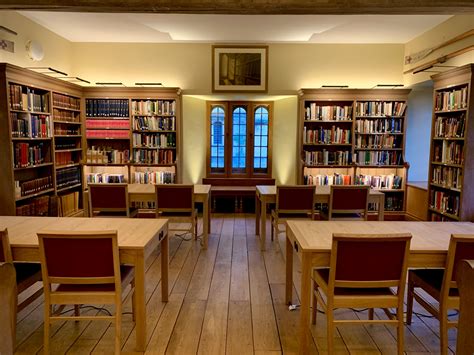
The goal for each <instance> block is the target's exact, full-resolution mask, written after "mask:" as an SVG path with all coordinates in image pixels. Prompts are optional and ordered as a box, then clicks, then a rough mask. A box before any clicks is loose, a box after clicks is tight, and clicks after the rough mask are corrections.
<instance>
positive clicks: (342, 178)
mask: <svg viewBox="0 0 474 355" xmlns="http://www.w3.org/2000/svg"><path fill="white" fill-rule="evenodd" d="M304 184H305V185H316V186H324V185H351V184H352V176H351V175H344V174H333V175H327V174H316V175H311V174H306V175H305V176H304Z"/></svg>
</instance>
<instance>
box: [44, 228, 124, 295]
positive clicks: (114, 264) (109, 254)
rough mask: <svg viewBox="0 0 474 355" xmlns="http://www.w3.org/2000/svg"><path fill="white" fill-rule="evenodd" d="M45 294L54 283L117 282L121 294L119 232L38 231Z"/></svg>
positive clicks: (116, 285)
mask: <svg viewBox="0 0 474 355" xmlns="http://www.w3.org/2000/svg"><path fill="white" fill-rule="evenodd" d="M38 239H39V252H40V260H41V271H42V275H43V283H44V289H45V296H48V295H49V293H50V292H51V284H53V283H60V284H89V285H90V284H115V292H118V293H119V294H120V293H121V282H120V263H119V251H118V242H117V231H87V232H69V231H52V232H49V231H44V232H42V233H38Z"/></svg>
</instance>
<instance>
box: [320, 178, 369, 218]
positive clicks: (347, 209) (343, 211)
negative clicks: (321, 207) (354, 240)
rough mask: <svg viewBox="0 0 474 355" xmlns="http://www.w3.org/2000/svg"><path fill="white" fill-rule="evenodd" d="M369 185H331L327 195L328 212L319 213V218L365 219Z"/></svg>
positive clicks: (367, 207)
mask: <svg viewBox="0 0 474 355" xmlns="http://www.w3.org/2000/svg"><path fill="white" fill-rule="evenodd" d="M369 191H370V187H369V186H364V185H332V186H331V194H330V196H329V210H328V214H327V215H325V214H324V213H322V214H321V219H326V220H330V221H332V220H338V221H354V220H364V221H366V220H367V215H368V209H369Z"/></svg>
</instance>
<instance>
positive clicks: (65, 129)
mask: <svg viewBox="0 0 474 355" xmlns="http://www.w3.org/2000/svg"><path fill="white" fill-rule="evenodd" d="M54 135H57V136H80V135H81V130H80V128H79V127H78V126H70V125H68V124H64V123H57V124H55V125H54Z"/></svg>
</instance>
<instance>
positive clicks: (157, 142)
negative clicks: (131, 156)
mask: <svg viewBox="0 0 474 355" xmlns="http://www.w3.org/2000/svg"><path fill="white" fill-rule="evenodd" d="M132 139H133V146H134V147H136V148H138V147H148V148H169V147H176V135H175V134H173V133H166V134H165V133H161V134H142V133H133V135H132Z"/></svg>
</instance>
